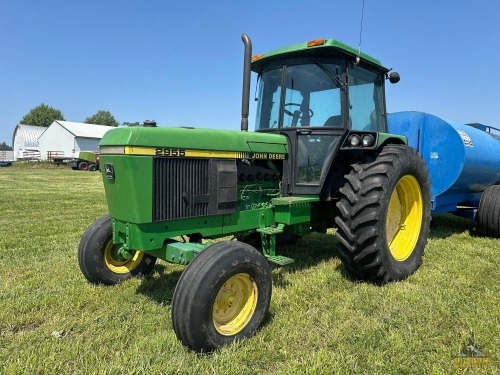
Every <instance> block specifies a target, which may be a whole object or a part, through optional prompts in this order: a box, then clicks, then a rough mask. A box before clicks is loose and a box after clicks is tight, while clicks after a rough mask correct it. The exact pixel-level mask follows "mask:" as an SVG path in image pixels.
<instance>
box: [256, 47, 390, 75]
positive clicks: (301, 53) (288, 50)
mask: <svg viewBox="0 0 500 375" xmlns="http://www.w3.org/2000/svg"><path fill="white" fill-rule="evenodd" d="M339 55H347V56H350V57H352V58H356V56H358V51H357V50H356V49H354V48H352V47H350V46H348V45H347V44H344V43H342V42H339V41H338V40H335V39H315V40H313V41H309V42H306V43H299V44H294V45H292V46H288V47H284V48H279V49H276V50H274V51H271V52H268V53H265V54H258V55H255V56H253V57H252V71H254V72H256V73H258V72H259V71H260V70H261V69H262V66H264V65H266V64H268V63H270V62H274V61H277V60H283V59H288V58H293V57H308V56H317V57H320V56H339ZM359 57H360V59H361V61H362V62H364V63H368V64H369V65H372V66H373V67H374V68H375V69H377V70H380V71H382V72H384V73H386V72H388V71H389V69H388V68H386V67H384V66H383V65H382V64H381V63H380V61H379V60H377V59H375V58H373V57H371V56H370V55H367V54H365V53H361V54H359Z"/></svg>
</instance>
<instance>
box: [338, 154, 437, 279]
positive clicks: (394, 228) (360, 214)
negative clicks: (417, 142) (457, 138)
mask: <svg viewBox="0 0 500 375" xmlns="http://www.w3.org/2000/svg"><path fill="white" fill-rule="evenodd" d="M345 177H346V183H345V185H344V186H343V187H342V188H341V189H340V193H341V199H340V201H339V202H338V203H337V208H338V209H339V216H338V217H336V218H335V222H336V223H337V225H338V230H337V232H336V237H337V239H338V241H339V253H340V257H341V259H342V261H343V263H344V265H345V267H346V269H347V270H348V271H349V273H350V274H351V275H353V276H354V277H355V278H357V279H362V280H366V281H370V282H374V283H379V284H384V283H388V282H391V281H398V280H403V279H405V278H406V277H408V276H409V275H411V274H412V273H413V272H415V270H416V269H417V268H418V267H419V266H420V264H421V262H422V256H423V253H424V248H425V245H426V243H427V236H428V233H429V224H430V220H431V193H430V183H429V176H428V172H427V168H426V166H425V163H424V162H423V160H422V158H421V157H420V155H419V154H418V152H417V151H416V150H415V149H413V148H411V147H408V146H404V145H389V146H386V147H384V149H383V150H382V152H381V153H380V154H379V155H378V157H377V158H376V159H375V161H373V162H371V163H366V164H356V165H353V167H352V170H351V172H350V173H349V174H348V175H347V176H345Z"/></svg>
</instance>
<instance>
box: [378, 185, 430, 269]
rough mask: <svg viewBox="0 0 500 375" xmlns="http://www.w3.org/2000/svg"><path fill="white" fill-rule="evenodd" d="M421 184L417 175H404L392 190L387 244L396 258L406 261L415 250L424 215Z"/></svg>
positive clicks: (388, 210) (387, 226)
mask: <svg viewBox="0 0 500 375" xmlns="http://www.w3.org/2000/svg"><path fill="white" fill-rule="evenodd" d="M423 210H424V209H423V200H422V192H421V190H420V185H419V184H418V181H417V179H416V178H415V177H413V176H411V175H406V176H403V177H402V178H401V179H400V180H399V181H398V183H397V184H396V188H395V189H394V191H393V192H392V195H391V200H390V201H389V207H388V208H387V218H386V235H387V244H388V246H389V250H390V251H391V254H392V256H393V257H394V259H396V260H398V261H404V260H406V259H408V257H409V256H410V255H411V253H412V252H413V250H414V248H415V245H416V244H417V241H418V236H419V235H420V228H421V226H422V217H423Z"/></svg>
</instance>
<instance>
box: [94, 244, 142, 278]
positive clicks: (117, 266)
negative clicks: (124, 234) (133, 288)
mask: <svg viewBox="0 0 500 375" xmlns="http://www.w3.org/2000/svg"><path fill="white" fill-rule="evenodd" d="M118 248H119V245H116V246H115V245H114V244H113V241H109V242H108V244H107V245H106V248H105V249H104V262H105V263H106V266H107V267H108V268H109V270H111V271H112V272H114V273H129V272H131V271H132V270H134V269H135V268H136V267H137V266H138V265H139V264H140V263H141V261H142V258H143V257H144V253H143V252H141V251H135V252H134V256H133V257H132V259H126V260H120V258H119V257H118V256H117V255H118V254H117V249H118Z"/></svg>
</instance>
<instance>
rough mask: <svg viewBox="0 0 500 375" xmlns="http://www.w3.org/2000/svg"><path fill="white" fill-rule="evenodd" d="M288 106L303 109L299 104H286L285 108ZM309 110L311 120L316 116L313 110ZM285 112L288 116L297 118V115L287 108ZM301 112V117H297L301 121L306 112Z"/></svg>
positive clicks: (284, 109)
mask: <svg viewBox="0 0 500 375" xmlns="http://www.w3.org/2000/svg"><path fill="white" fill-rule="evenodd" d="M288 106H290V107H299V108H300V107H301V105H300V104H298V103H286V104H285V107H288ZM308 110H309V118H311V117H313V116H314V112H313V110H312V109H311V108H308ZM283 112H285V113H286V114H287V115H288V116H292V117H295V113H294V112H292V111H290V110H288V109H286V108H283ZM299 112H300V115H299V116H298V117H297V119H301V118H302V117H303V115H304V112H302V111H299Z"/></svg>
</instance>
